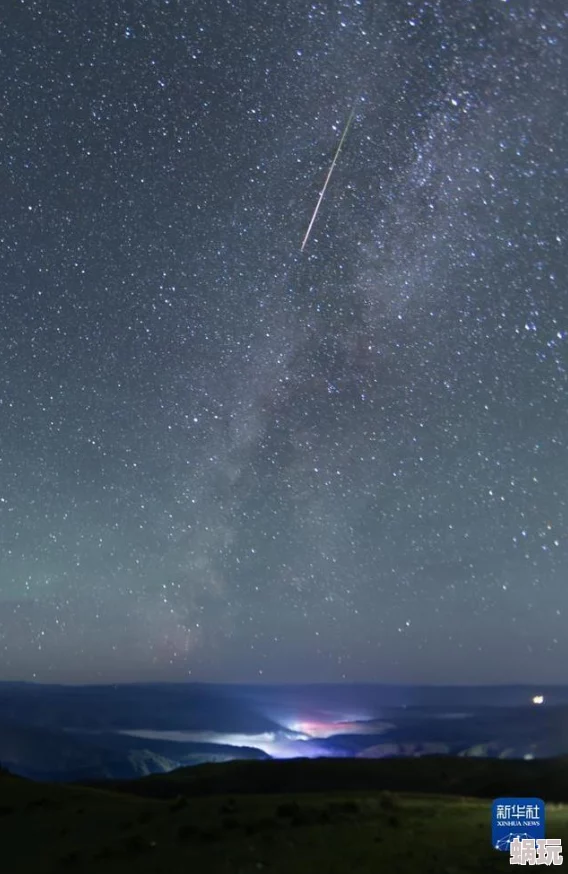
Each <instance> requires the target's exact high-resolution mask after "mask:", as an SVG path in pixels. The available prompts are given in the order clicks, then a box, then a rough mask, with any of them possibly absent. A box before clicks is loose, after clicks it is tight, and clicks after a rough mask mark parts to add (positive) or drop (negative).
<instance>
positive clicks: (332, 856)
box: [0, 765, 568, 874]
mask: <svg viewBox="0 0 568 874" xmlns="http://www.w3.org/2000/svg"><path fill="white" fill-rule="evenodd" d="M215 767H219V768H224V767H225V766H223V765H221V766H215ZM150 779H151V780H152V781H154V782H156V780H160V779H161V780H162V781H167V782H168V784H171V783H172V782H173V783H174V784H175V785H176V787H177V788H179V787H180V786H181V785H182V782H183V781H182V779H181V776H180V775H179V774H177V775H172V777H171V778H168V777H167V776H166V777H162V778H150ZM144 782H146V781H142V783H144ZM542 794H545V793H542ZM567 794H568V788H567ZM545 798H546V795H545ZM547 834H548V836H549V837H559V838H562V840H563V845H564V847H565V848H566V849H568V806H564V805H561V804H554V805H548V807H547ZM0 838H1V847H2V870H3V871H6V872H8V874H20V872H26V874H27V872H29V874H31V872H33V874H36V872H41V874H56V872H57V874H60V872H85V874H89V872H105V874H114V872H120V874H124V872H140V874H146V872H147V874H150V872H152V874H158V872H160V874H178V872H180V874H181V872H184V874H187V872H195V874H217V872H218V874H249V872H250V874H252V872H259V871H264V872H267V874H268V872H272V874H284V872H286V874H288V872H293V874H316V872H317V874H349V872H360V874H363V872H373V874H375V872H389V874H390V872H392V874H395V872H409V874H413V872H416V874H429V872H431V874H461V872H472V874H473V872H475V874H478V872H481V871H487V872H493V871H495V872H496V871H507V870H510V865H509V858H508V855H507V854H505V853H497V852H495V851H493V850H492V848H491V846H490V841H491V837H490V801H489V800H480V799H472V798H464V797H459V796H454V797H451V796H442V795H418V794H410V793H408V794H406V793H392V792H390V791H385V790H375V791H370V790H368V789H365V790H351V791H345V790H343V789H342V790H337V791H334V790H332V789H329V788H326V791H325V793H320V792H317V791H312V792H309V793H302V792H287V793H286V794H284V795H279V794H277V793H271V794H265V795H263V794H252V793H250V792H247V793H244V794H232V795H224V794H207V795H201V796H199V797H197V796H191V795H189V796H185V797H184V796H183V794H178V795H177V796H176V797H170V798H153V797H150V798H148V797H144V796H142V795H137V796H133V795H129V794H127V793H124V792H120V793H119V792H116V791H109V790H103V789H99V788H96V789H95V788H88V787H80V786H67V785H52V784H47V785H46V784H38V783H31V782H29V781H26V780H22V779H20V778H17V777H12V776H0Z"/></svg>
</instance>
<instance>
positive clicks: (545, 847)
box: [509, 838, 564, 865]
mask: <svg viewBox="0 0 568 874" xmlns="http://www.w3.org/2000/svg"><path fill="white" fill-rule="evenodd" d="M509 852H510V854H511V858H510V859H509V862H510V863H511V865H562V862H563V861H564V860H563V858H562V841H561V840H560V838H537V839H536V840H535V839H534V838H523V839H521V838H515V839H514V840H512V841H511V844H510V847H509Z"/></svg>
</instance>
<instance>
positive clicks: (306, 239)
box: [300, 102, 357, 252]
mask: <svg viewBox="0 0 568 874" xmlns="http://www.w3.org/2000/svg"><path fill="white" fill-rule="evenodd" d="M356 105H357V102H355V103H354V104H353V109H352V110H351V114H350V116H349V118H348V119H347V124H346V125H345V127H344V129H343V133H342V135H341V139H340V140H339V145H338V147H337V150H336V152H335V155H334V156H333V161H332V162H331V167H330V168H329V171H328V174H327V176H326V178H325V182H324V184H323V188H322V190H321V192H320V196H319V198H318V202H317V203H316V208H315V209H314V214H313V215H312V220H311V221H310V223H309V225H308V230H307V231H306V234H305V236H304V239H303V240H302V245H301V247H300V252H303V251H304V249H305V247H306V243H307V242H308V239H309V237H310V234H311V232H312V228H313V226H314V222H315V220H316V218H317V215H318V212H319V208H320V206H321V202H322V200H323V199H324V196H325V191H326V188H327V186H328V184H329V180H330V179H331V174H332V173H333V171H334V169H335V165H336V163H337V159H338V158H339V153H340V151H341V148H342V146H343V143H344V142H345V137H346V136H347V131H348V130H349V126H350V125H351V122H352V121H353V116H354V115H355V106H356Z"/></svg>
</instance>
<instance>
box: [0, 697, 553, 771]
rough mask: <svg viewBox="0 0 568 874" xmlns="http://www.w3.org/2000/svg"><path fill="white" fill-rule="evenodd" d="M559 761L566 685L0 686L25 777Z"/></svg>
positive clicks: (14, 762) (13, 762)
mask: <svg viewBox="0 0 568 874" xmlns="http://www.w3.org/2000/svg"><path fill="white" fill-rule="evenodd" d="M533 699H534V701H533ZM534 702H536V703H534ZM566 754H568V687H555V688H549V689H538V690H536V689H534V688H526V687H505V688H504V687H489V688H487V687H484V688H479V687H474V688H468V687H460V688H455V687H454V688H449V687H445V688H443V687H442V688H427V687H400V686H368V685H365V686H334V685H330V686H282V687H278V686H256V687H254V686H214V685H201V684H171V685H170V684H140V685H125V686H75V687H74V686H46V685H36V684H25V683H0V763H1V764H2V765H3V766H4V767H6V768H8V770H10V771H12V772H13V773H15V774H19V775H21V776H24V777H29V778H32V779H36V780H46V781H68V780H74V781H85V780H87V781H88V780H100V779H112V780H130V779H133V778H138V777H141V776H145V775H148V774H155V773H165V772H169V771H172V770H174V769H177V768H180V767H187V766H191V765H198V764H202V763H206V762H226V761H229V760H233V759H268V758H276V759H281V758H297V757H302V758H318V757H328V758H358V759H361V758H362V759H365V758H366V759H372V758H375V759H376V758H389V757H402V756H404V757H408V756H410V757H421V756H431V755H452V756H456V755H457V756H465V757H481V758H484V757H488V758H518V759H523V758H524V759H531V758H548V757H552V756H561V755H566Z"/></svg>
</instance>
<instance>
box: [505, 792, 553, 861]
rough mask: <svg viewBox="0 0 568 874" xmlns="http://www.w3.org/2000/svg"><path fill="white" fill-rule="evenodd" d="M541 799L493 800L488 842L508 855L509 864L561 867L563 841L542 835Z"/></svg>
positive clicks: (543, 833)
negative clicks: (489, 839)
mask: <svg viewBox="0 0 568 874" xmlns="http://www.w3.org/2000/svg"><path fill="white" fill-rule="evenodd" d="M545 812H546V811H545V804H544V801H543V800H542V798H496V799H495V801H494V802H493V804H492V806H491V841H492V844H493V847H494V848H495V849H496V850H501V851H502V852H505V853H509V857H510V858H509V862H510V864H511V865H562V863H563V858H562V841H561V840H560V839H559V838H546V836H545V827H546V826H545Z"/></svg>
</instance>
